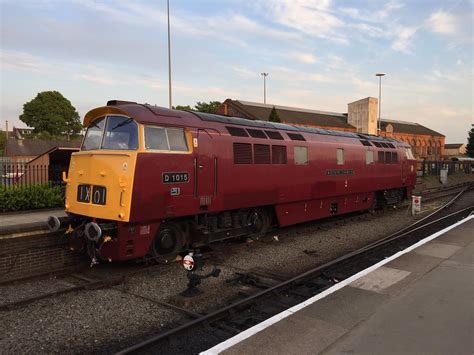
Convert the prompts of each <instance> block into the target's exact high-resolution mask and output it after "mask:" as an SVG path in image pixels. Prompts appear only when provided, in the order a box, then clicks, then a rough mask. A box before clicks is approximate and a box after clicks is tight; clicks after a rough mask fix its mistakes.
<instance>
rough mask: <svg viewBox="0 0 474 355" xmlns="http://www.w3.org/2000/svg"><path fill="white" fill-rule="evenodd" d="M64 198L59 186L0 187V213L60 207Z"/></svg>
mask: <svg viewBox="0 0 474 355" xmlns="http://www.w3.org/2000/svg"><path fill="white" fill-rule="evenodd" d="M63 205H64V198H63V195H62V193H61V188H60V187H59V186H54V187H51V186H48V185H31V186H0V211H1V212H10V211H22V210H34V209H38V208H52V207H61V206H63Z"/></svg>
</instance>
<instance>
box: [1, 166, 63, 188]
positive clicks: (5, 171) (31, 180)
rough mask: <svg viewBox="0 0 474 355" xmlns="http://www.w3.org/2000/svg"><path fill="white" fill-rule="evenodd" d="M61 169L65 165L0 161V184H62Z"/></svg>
mask: <svg viewBox="0 0 474 355" xmlns="http://www.w3.org/2000/svg"><path fill="white" fill-rule="evenodd" d="M63 171H67V167H64V166H58V165H38V164H29V163H4V162H2V163H0V185H2V186H32V185H39V184H40V185H45V184H48V185H50V186H63V185H64V183H63V181H62V172H63Z"/></svg>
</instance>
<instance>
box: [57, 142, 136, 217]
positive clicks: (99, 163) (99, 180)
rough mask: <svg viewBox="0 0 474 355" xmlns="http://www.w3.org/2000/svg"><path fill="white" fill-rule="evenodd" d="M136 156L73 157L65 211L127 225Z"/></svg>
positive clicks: (82, 154)
mask: <svg viewBox="0 0 474 355" xmlns="http://www.w3.org/2000/svg"><path fill="white" fill-rule="evenodd" d="M135 162H136V153H128V152H127V153H122V152H112V151H110V152H78V153H75V154H73V156H72V158H71V165H70V167H69V174H68V177H67V187H66V211H67V212H72V213H75V214H78V215H83V216H89V217H96V218H103V219H109V220H116V221H123V222H127V221H128V220H129V216H130V202H131V194H132V186H133V172H134V170H135Z"/></svg>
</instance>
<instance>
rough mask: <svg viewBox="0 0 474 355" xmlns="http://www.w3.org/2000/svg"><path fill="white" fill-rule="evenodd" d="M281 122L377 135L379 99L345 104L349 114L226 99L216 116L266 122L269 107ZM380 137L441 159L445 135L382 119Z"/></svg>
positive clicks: (419, 154)
mask: <svg viewBox="0 0 474 355" xmlns="http://www.w3.org/2000/svg"><path fill="white" fill-rule="evenodd" d="M273 107H275V109H276V111H277V113H278V116H279V117H280V119H281V121H282V122H284V123H289V124H294V125H302V126H308V127H317V128H324V129H333V130H338V131H349V132H361V133H366V134H373V135H376V134H377V117H378V116H377V115H378V100H377V99H376V98H373V97H368V98H365V99H362V100H358V101H355V102H352V103H350V104H348V113H347V114H345V113H337V112H325V111H316V110H308V109H302V108H294V107H286V106H278V105H268V104H262V103H256V102H248V101H242V100H232V99H227V100H225V101H224V102H223V103H222V104H221V106H220V107H219V108H218V110H217V113H218V114H221V115H225V116H234V117H241V118H247V119H251V120H262V121H268V118H269V116H270V112H271V110H272V108H273ZM380 126H381V133H380V134H381V135H382V136H387V137H393V138H396V139H399V140H402V141H404V142H406V143H408V144H410V145H411V147H412V150H413V154H414V155H415V157H416V158H417V159H428V160H440V159H442V158H443V154H444V140H445V136H444V135H442V134H441V133H438V132H436V131H433V130H432V129H430V128H428V127H425V126H422V125H420V124H418V123H414V122H405V121H395V120H389V119H382V120H381V125H380Z"/></svg>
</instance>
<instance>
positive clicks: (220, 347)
mask: <svg viewBox="0 0 474 355" xmlns="http://www.w3.org/2000/svg"><path fill="white" fill-rule="evenodd" d="M473 218H474V215H469V216H468V217H466V218H464V219H463V220H461V221H459V222H457V223H455V224H453V225H451V226H449V227H446V228H444V229H443V230H440V231H439V232H436V233H434V234H432V235H430V236H429V237H426V238H425V239H422V240H420V241H419V242H418V243H416V244H413V245H412V246H410V247H408V248H406V249H404V250H402V251H399V252H398V253H396V254H393V255H392V256H390V257H388V258H386V259H384V260H382V261H379V262H378V263H377V264H374V265H372V266H371V267H369V268H367V269H365V270H362V271H360V272H358V273H357V274H355V275H353V276H351V277H349V278H347V279H345V280H343V281H341V282H339V283H337V284H336V285H334V286H332V287H330V288H328V289H327V290H325V291H323V292H321V293H319V294H317V295H316V296H313V297H311V298H309V299H307V300H306V301H304V302H302V303H300V304H297V305H296V306H293V307H291V308H289V309H287V310H286V311H283V312H281V313H278V314H276V315H274V316H273V317H271V318H268V319H267V320H265V321H263V322H262V323H259V324H257V325H255V326H253V327H251V328H249V329H247V330H244V331H243V332H241V333H239V334H237V335H235V336H233V337H232V338H229V339H227V340H226V341H223V342H222V343H220V344H217V345H216V346H214V347H212V348H210V349H208V350H206V351H203V352H201V354H202V355H215V354H219V353H221V352H222V351H224V350H227V349H228V348H230V347H232V346H234V345H235V344H237V343H240V342H241V341H243V340H245V339H247V338H250V337H251V336H252V335H254V334H257V333H258V332H260V331H262V330H264V329H265V328H268V327H269V326H271V325H272V324H275V323H277V322H279V321H280V320H282V319H284V318H286V317H288V316H291V315H292V314H293V313H295V312H297V311H299V310H301V309H303V308H305V307H307V306H309V305H311V304H313V303H314V302H316V301H318V300H320V299H322V298H324V297H326V296H328V295H330V294H331V293H334V292H336V291H337V290H340V289H341V288H343V287H344V286H347V285H349V284H350V283H351V282H353V281H355V280H357V279H359V278H361V277H362V276H365V275H367V274H368V273H370V272H372V271H374V270H376V269H378V268H379V267H381V266H383V265H385V264H387V263H389V262H390V261H392V260H394V259H396V258H398V257H400V256H402V255H403V254H406V253H409V252H410V251H412V250H413V249H416V248H418V247H419V246H421V245H423V244H425V243H428V242H429V241H431V240H433V239H435V238H437V237H439V236H440V235H442V234H444V233H446V232H448V231H450V230H451V229H453V228H455V227H457V226H459V225H461V224H463V223H464V222H467V221H469V220H471V219H473Z"/></svg>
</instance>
